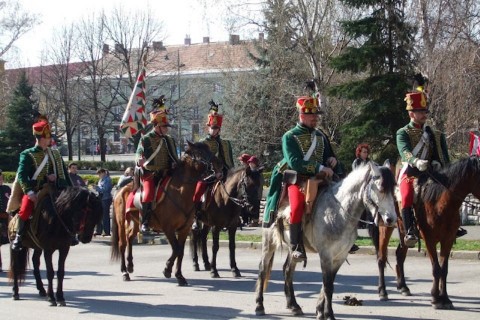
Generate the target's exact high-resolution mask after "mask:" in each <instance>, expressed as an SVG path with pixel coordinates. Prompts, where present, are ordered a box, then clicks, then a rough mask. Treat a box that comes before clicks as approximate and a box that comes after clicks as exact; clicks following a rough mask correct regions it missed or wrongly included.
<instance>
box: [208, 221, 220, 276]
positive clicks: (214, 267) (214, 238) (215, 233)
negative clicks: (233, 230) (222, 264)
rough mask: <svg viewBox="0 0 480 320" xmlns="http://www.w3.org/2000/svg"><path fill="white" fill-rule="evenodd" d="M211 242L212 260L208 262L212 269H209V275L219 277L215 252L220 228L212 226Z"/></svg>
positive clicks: (218, 245)
mask: <svg viewBox="0 0 480 320" xmlns="http://www.w3.org/2000/svg"><path fill="white" fill-rule="evenodd" d="M212 243H213V244H212V261H211V262H210V265H211V267H212V270H211V271H210V275H211V276H212V278H220V275H219V274H218V270H217V253H218V249H219V247H220V228H219V227H213V228H212Z"/></svg>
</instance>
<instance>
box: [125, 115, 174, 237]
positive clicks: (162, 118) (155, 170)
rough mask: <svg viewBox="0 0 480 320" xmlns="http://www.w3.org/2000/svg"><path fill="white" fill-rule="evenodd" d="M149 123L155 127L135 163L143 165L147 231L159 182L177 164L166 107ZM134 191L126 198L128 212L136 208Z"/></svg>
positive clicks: (144, 139) (141, 145)
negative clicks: (169, 133)
mask: <svg viewBox="0 0 480 320" xmlns="http://www.w3.org/2000/svg"><path fill="white" fill-rule="evenodd" d="M150 122H151V123H152V124H153V129H152V130H150V131H149V132H148V133H147V134H145V135H144V136H143V137H142V138H140V141H139V143H138V148H137V154H136V165H137V166H138V167H140V168H142V171H143V172H142V177H141V179H142V182H143V197H142V212H143V219H142V229H141V230H142V232H145V231H147V229H148V223H149V221H150V217H151V216H152V202H153V199H154V196H155V187H156V185H157V184H158V183H159V182H160V181H161V180H162V179H164V178H165V177H167V176H169V175H170V174H171V170H173V169H174V168H175V166H176V164H177V163H178V161H179V160H178V156H177V147H176V145H175V141H174V140H173V138H172V137H171V136H170V135H168V134H167V133H168V129H169V127H171V125H170V123H169V122H168V118H167V112H166V110H164V109H161V110H156V111H153V112H152V113H150ZM135 191H136V190H133V191H132V192H131V193H130V195H129V197H128V200H127V211H128V210H129V209H130V208H132V207H133V200H134V196H135Z"/></svg>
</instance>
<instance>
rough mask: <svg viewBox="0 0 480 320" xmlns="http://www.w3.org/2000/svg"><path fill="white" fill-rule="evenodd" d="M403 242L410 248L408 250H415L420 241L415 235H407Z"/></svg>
mask: <svg viewBox="0 0 480 320" xmlns="http://www.w3.org/2000/svg"><path fill="white" fill-rule="evenodd" d="M403 241H404V242H405V245H406V246H407V247H408V248H413V247H415V245H416V244H417V242H418V239H417V237H416V236H415V235H413V234H408V233H407V234H406V235H405V238H403Z"/></svg>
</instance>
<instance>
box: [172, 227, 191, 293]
mask: <svg viewBox="0 0 480 320" xmlns="http://www.w3.org/2000/svg"><path fill="white" fill-rule="evenodd" d="M189 232H190V227H188V228H183V229H182V230H179V231H178V232H177V234H178V254H177V265H176V270H175V278H177V282H178V285H179V286H181V287H184V286H188V283H187V280H186V279H185V277H184V276H183V274H182V262H183V255H184V253H185V243H186V242H187V238H188V233H189Z"/></svg>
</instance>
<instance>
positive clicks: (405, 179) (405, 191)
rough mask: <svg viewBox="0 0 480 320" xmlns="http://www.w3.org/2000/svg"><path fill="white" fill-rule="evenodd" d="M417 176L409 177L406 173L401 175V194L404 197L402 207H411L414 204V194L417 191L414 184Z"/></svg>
mask: <svg viewBox="0 0 480 320" xmlns="http://www.w3.org/2000/svg"><path fill="white" fill-rule="evenodd" d="M415 179H416V177H409V176H407V174H406V173H404V174H403V175H402V176H401V177H400V184H399V188H400V195H401V199H402V208H409V207H411V206H412V205H413V196H414V194H415V191H414V190H413V184H414V182H415Z"/></svg>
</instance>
